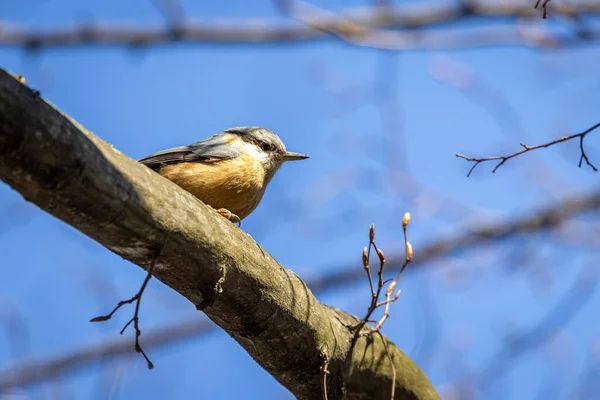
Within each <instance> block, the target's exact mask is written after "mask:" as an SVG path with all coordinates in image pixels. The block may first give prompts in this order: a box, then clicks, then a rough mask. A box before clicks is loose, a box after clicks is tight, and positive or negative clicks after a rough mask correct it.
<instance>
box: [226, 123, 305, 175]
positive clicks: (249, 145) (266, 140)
mask: <svg viewBox="0 0 600 400" xmlns="http://www.w3.org/2000/svg"><path fill="white" fill-rule="evenodd" d="M223 133H225V134H230V135H236V136H238V137H239V139H241V140H240V141H239V143H240V144H239V145H240V146H241V147H242V148H241V149H239V150H240V151H241V152H242V153H244V154H247V155H249V156H251V157H253V158H254V159H256V160H257V161H260V162H261V164H262V165H263V167H264V168H265V171H266V172H267V176H268V177H269V178H271V177H272V176H273V174H275V172H276V171H277V170H278V169H279V167H281V165H282V164H283V163H284V162H287V161H296V160H304V159H306V158H308V156H307V155H305V154H300V153H294V152H291V151H287V150H286V148H285V145H284V144H283V142H282V141H281V139H280V138H279V136H277V135H276V134H275V132H273V131H271V130H269V129H267V128H261V127H259V126H242V127H235V128H230V129H227V130H226V131H224V132H223Z"/></svg>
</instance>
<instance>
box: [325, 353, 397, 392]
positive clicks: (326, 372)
mask: <svg viewBox="0 0 600 400" xmlns="http://www.w3.org/2000/svg"><path fill="white" fill-rule="evenodd" d="M386 345H387V343H386ZM328 366H329V357H327V355H325V354H324V358H323V365H322V366H321V376H322V377H323V400H327V375H329V370H328V369H327V367H328ZM395 380H396V377H395V376H394V381H395Z"/></svg>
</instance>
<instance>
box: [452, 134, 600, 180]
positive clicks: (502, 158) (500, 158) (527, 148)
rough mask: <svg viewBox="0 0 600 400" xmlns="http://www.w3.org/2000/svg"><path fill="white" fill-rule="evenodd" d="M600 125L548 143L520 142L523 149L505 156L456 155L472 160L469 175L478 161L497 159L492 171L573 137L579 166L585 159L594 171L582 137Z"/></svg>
mask: <svg viewBox="0 0 600 400" xmlns="http://www.w3.org/2000/svg"><path fill="white" fill-rule="evenodd" d="M598 127H600V123H598V124H596V125H594V126H592V127H591V128H589V129H587V130H585V131H584V132H581V133H576V134H574V135H571V136H563V137H561V138H558V139H556V140H553V141H551V142H548V143H543V144H538V145H536V146H528V145H526V144H525V143H520V145H521V147H523V150H521V151H518V152H516V153H513V154H509V155H507V156H495V157H485V158H476V157H467V156H465V155H462V154H457V155H456V157H458V158H462V159H464V160H467V161H471V162H473V163H474V164H473V166H472V167H471V169H470V170H469V173H468V174H467V177H469V176H471V173H472V172H473V170H474V169H475V167H476V166H478V165H479V164H480V163H482V162H484V161H499V162H498V164H496V166H495V167H494V169H493V170H492V173H494V172H496V170H497V169H498V168H500V167H501V166H502V165H503V164H504V163H505V162H506V161H508V160H510V159H511V158H514V157H516V156H519V155H521V154H524V153H527V152H529V151H532V150H537V149H541V148H543V147H550V146H553V145H555V144H557V143H562V142H566V141H567V140H571V139H575V138H579V149H580V150H581V156H580V157H579V167H580V168H581V164H582V163H583V160H585V162H586V164H587V165H589V166H590V168H592V169H593V170H594V171H596V172H597V171H598V168H596V167H595V166H594V165H593V164H592V163H591V162H590V160H589V159H588V156H587V154H585V149H584V148H583V139H584V138H585V136H586V135H587V134H588V133H590V132H592V131H593V130H595V129H596V128H598Z"/></svg>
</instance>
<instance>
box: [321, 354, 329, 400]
mask: <svg viewBox="0 0 600 400" xmlns="http://www.w3.org/2000/svg"><path fill="white" fill-rule="evenodd" d="M328 366H329V357H327V355H325V358H324V360H323V365H322V366H321V375H322V376H323V385H322V388H323V400H327V375H328V374H329V370H328V369H327V368H328Z"/></svg>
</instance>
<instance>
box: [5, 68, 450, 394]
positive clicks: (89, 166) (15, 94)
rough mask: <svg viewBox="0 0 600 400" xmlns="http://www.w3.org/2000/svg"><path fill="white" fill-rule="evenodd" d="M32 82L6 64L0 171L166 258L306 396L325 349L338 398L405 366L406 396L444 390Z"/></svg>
mask: <svg viewBox="0 0 600 400" xmlns="http://www.w3.org/2000/svg"><path fill="white" fill-rule="evenodd" d="M22 82H23V80H22V79H18V78H15V77H13V76H11V75H10V74H8V73H6V72H4V71H2V70H0V159H1V160H2V163H0V178H1V179H2V180H3V181H5V182H6V183H8V184H9V185H10V186H11V187H12V188H13V189H15V190H17V191H18V192H19V193H21V195H23V197H24V198H25V199H27V200H28V201H31V202H33V203H34V204H36V205H37V206H38V207H40V208H42V209H43V210H45V211H47V212H48V213H50V214H51V215H53V216H55V217H56V218H59V219H61V220H62V221H64V222H66V223H68V224H70V225H71V226H73V227H74V228H76V229H78V230H79V231H81V232H82V233H84V234H86V235H88V236H89V237H90V238H92V239H94V240H96V241H97V242H98V243H100V244H101V245H103V246H104V247H106V248H107V249H109V250H111V251H112V252H113V253H115V254H117V255H119V256H121V257H123V258H124V259H126V260H128V261H130V262H132V263H134V264H136V265H138V266H140V267H142V268H144V269H145V268H146V267H148V266H149V264H152V265H153V266H155V268H154V269H153V271H152V272H153V276H154V277H156V278H157V279H158V280H160V281H161V282H163V283H164V284H165V285H167V286H169V287H170V288H172V289H173V290H175V291H177V292H178V293H179V294H181V295H182V296H184V297H185V298H186V299H187V300H189V301H190V302H191V303H192V304H194V305H196V308H197V309H198V310H202V311H203V312H204V313H205V314H206V315H207V316H208V317H209V318H210V319H211V320H212V321H213V322H215V324H217V325H218V326H220V327H221V328H222V329H223V330H225V331H226V332H227V333H228V334H229V335H231V337H232V338H234V339H235V340H236V341H237V342H238V343H239V344H240V345H241V346H242V347H243V348H244V349H245V350H246V351H247V352H248V353H249V354H250V356H252V358H253V359H254V360H255V361H256V362H257V363H259V364H260V365H261V366H262V367H263V368H264V369H265V370H266V371H267V372H269V373H270V374H271V375H272V376H273V377H274V378H275V379H277V380H278V382H280V383H281V384H282V385H283V386H285V387H286V388H287V389H288V390H290V391H291V392H292V393H293V394H294V395H295V396H296V397H298V398H301V399H308V398H314V394H315V393H320V392H321V387H322V377H321V373H320V372H319V371H320V367H321V366H322V364H323V358H324V357H325V359H326V360H328V363H327V370H328V371H329V376H330V380H329V383H330V384H329V385H328V387H327V390H328V394H329V395H330V396H331V397H332V398H341V397H342V395H344V396H346V397H348V398H381V397H382V396H381V394H382V393H383V392H385V393H386V394H387V389H388V388H389V387H390V385H391V384H393V383H394V381H392V379H394V376H395V377H396V380H395V385H396V388H397V393H399V396H400V398H411V399H438V398H439V396H438V395H437V393H436V392H435V388H434V387H433V385H432V384H431V382H430V381H429V380H428V378H427V377H426V376H425V374H424V373H423V371H421V369H420V368H419V367H418V366H417V365H416V364H415V363H414V362H413V361H412V360H411V359H410V358H409V357H408V356H407V355H406V354H404V353H403V352H402V351H401V350H400V349H399V348H398V347H396V346H395V345H394V344H393V343H391V342H389V341H388V339H387V338H385V337H384V336H381V335H380V336H379V340H376V339H373V338H369V339H367V338H366V337H361V338H359V339H358V340H357V341H356V342H354V343H353V348H352V349H351V348H350V342H351V339H352V337H353V335H354V332H353V331H352V329H350V328H349V327H351V326H355V325H357V324H358V322H359V319H358V318H356V317H355V316H353V315H350V314H347V313H345V312H343V311H341V310H338V309H335V308H333V307H329V306H327V305H325V304H322V303H320V302H319V301H318V300H317V299H316V298H315V297H314V295H313V294H312V292H311V291H310V290H309V289H308V287H307V286H306V284H305V283H304V282H303V281H301V280H300V278H299V277H298V276H297V275H296V274H294V273H293V272H291V271H290V270H288V269H286V268H284V267H282V266H281V265H280V264H279V263H278V262H277V261H276V260H274V259H273V258H272V257H271V256H270V255H269V254H268V253H266V252H265V251H264V250H263V249H262V248H261V247H260V245H258V244H257V243H256V242H255V241H254V240H253V239H252V238H251V237H250V236H249V235H248V234H246V233H245V232H243V231H242V230H240V229H239V228H237V227H236V226H235V225H234V224H232V223H230V222H229V221H227V220H225V219H223V218H222V217H220V216H219V215H218V214H217V213H216V212H214V211H212V210H211V209H210V208H209V207H208V206H206V205H204V204H203V203H201V202H199V201H198V199H196V198H195V197H193V196H192V195H191V194H190V193H188V192H186V191H184V190H183V189H181V188H180V187H178V186H177V185H175V184H174V183H173V182H170V181H169V180H167V179H164V178H162V177H161V176H160V175H158V174H155V173H152V171H150V170H149V169H148V168H146V167H145V166H143V165H141V164H140V163H138V162H136V161H134V160H132V159H130V158H128V157H126V156H125V155H123V154H122V153H120V152H119V151H117V150H115V149H114V148H113V147H111V146H110V145H109V144H107V143H106V142H104V141H102V140H100V139H99V138H97V137H96V136H94V135H93V134H92V133H90V132H89V131H87V130H85V129H84V128H83V127H82V126H81V125H79V124H78V123H77V122H75V121H74V120H72V119H71V118H69V117H67V116H66V115H64V114H62V113H60V112H59V111H58V110H56V109H55V108H54V107H53V106H51V105H49V104H48V103H47V102H46V101H44V99H42V98H41V97H40V95H39V93H37V92H35V91H33V90H31V89H30V88H28V87H27V86H25V85H23V84H22ZM166 194H168V195H166ZM157 248H160V249H161V250H160V255H159V256H158V258H157V259H156V260H155V259H154V258H155V254H156V249H157ZM56 273H59V272H56ZM351 350H353V351H351ZM388 352H389V354H390V355H391V356H390V357H385V355H386V354H387V353H388ZM394 371H399V372H400V373H399V374H394ZM5 389H7V387H2V386H0V391H1V390H5Z"/></svg>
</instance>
